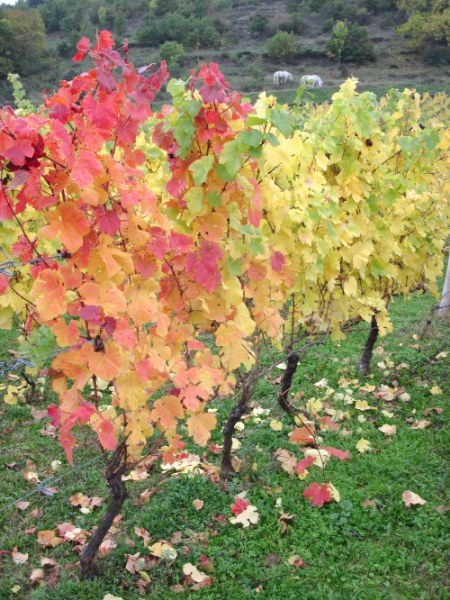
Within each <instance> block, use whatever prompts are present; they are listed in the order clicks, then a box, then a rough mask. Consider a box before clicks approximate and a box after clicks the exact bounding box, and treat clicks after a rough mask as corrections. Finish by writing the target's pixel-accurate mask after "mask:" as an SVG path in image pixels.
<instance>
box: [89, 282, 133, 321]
mask: <svg viewBox="0 0 450 600" xmlns="http://www.w3.org/2000/svg"><path fill="white" fill-rule="evenodd" d="M78 291H79V292H80V294H81V296H82V298H83V300H84V303H85V304H86V305H92V306H100V307H101V308H102V309H103V312H104V313H105V315H106V316H107V317H114V318H117V317H119V316H120V315H121V314H122V313H124V312H125V311H126V310H127V303H126V300H125V296H124V295H123V293H122V292H121V291H120V290H119V289H118V288H117V287H116V286H115V285H114V284H113V283H111V282H110V281H104V282H103V283H102V284H98V283H84V284H83V285H82V286H80V288H79V290H78Z"/></svg>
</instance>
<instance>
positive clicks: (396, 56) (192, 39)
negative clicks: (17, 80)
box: [0, 0, 450, 103]
mask: <svg viewBox="0 0 450 600" xmlns="http://www.w3.org/2000/svg"><path fill="white" fill-rule="evenodd" d="M400 1H401V0H398V1H397V3H395V2H394V0H347V1H343V0H323V2H321V3H319V2H317V0H303V1H302V0H297V1H295V0H294V1H292V0H287V1H286V0H271V1H268V0H241V1H238V0H211V1H206V0H190V1H189V2H186V1H183V0H165V1H164V2H162V1H161V0H152V1H150V2H144V1H141V0H136V1H134V2H130V1H129V0H115V1H112V2H109V3H106V2H102V1H101V0H74V2H72V3H69V2H68V0H21V1H20V2H19V4H18V5H17V6H18V8H15V9H14V10H16V11H17V10H19V11H25V10H27V11H28V12H30V13H36V12H37V11H39V13H40V15H42V17H43V21H44V22H45V29H46V41H45V44H46V50H45V51H44V52H43V53H42V55H41V57H40V59H39V60H37V61H35V62H34V64H33V65H32V66H31V68H27V69H25V73H20V70H19V73H20V74H21V76H22V80H23V82H24V85H25V88H26V89H27V92H28V94H29V95H30V97H31V98H32V99H33V100H34V101H35V102H39V101H40V100H41V90H42V89H43V88H44V89H47V90H48V91H49V92H51V91H52V90H53V89H54V88H55V87H56V86H57V84H58V83H59V81H60V79H71V78H72V77H73V76H74V75H75V74H76V73H77V72H79V70H80V69H81V68H83V67H81V66H80V65H74V64H73V63H72V61H71V56H72V55H73V53H74V50H75V44H76V40H77V39H79V38H80V37H81V36H82V35H87V36H88V37H91V38H93V37H94V35H95V29H96V28H97V29H101V28H109V29H110V30H112V31H113V32H114V34H115V38H116V39H117V41H120V40H121V39H122V38H123V37H127V38H128V40H129V44H130V59H131V61H133V62H134V63H135V64H148V63H150V62H157V61H159V60H160V58H161V56H160V44H159V43H158V38H160V39H161V40H162V39H164V36H166V38H165V39H169V40H170V39H172V38H173V39H174V40H175V41H177V42H178V41H183V42H184V43H183V47H182V48H181V54H180V56H179V57H178V58H176V57H175V60H172V64H169V67H170V71H171V73H172V74H173V75H174V76H177V77H187V76H189V73H190V71H191V70H192V68H194V67H195V66H196V65H198V64H199V63H201V62H207V61H215V62H217V63H218V64H219V65H220V68H221V69H222V70H223V72H224V73H225V75H226V76H227V78H228V79H229V81H230V83H231V85H232V87H233V88H235V89H238V90H240V91H242V92H245V93H247V94H249V95H252V94H253V93H255V94H256V93H258V92H259V91H261V90H273V89H274V86H273V83H272V74H273V72H274V71H276V70H289V72H291V73H292V74H293V76H294V84H289V86H288V87H290V88H292V89H294V88H296V87H297V85H298V83H299V81H300V77H301V76H302V75H303V74H311V73H316V74H318V75H320V77H321V78H322V79H323V81H324V87H325V88H326V89H328V90H329V91H333V90H334V89H336V87H337V86H338V85H339V84H340V83H341V82H342V81H343V80H344V79H345V78H346V77H347V76H349V75H354V76H355V77H357V78H358V79H359V80H360V82H361V85H362V86H374V88H375V89H376V90H377V89H378V88H379V89H380V90H384V89H386V88H388V87H393V86H394V87H418V89H421V88H420V86H424V87H425V88H429V89H431V90H437V89H447V87H448V86H449V85H450V68H449V67H448V65H444V66H443V65H442V64H434V65H433V64H425V62H424V61H426V62H428V63H429V62H430V55H428V56H426V55H424V52H423V47H420V48H417V49H414V48H412V46H411V43H410V40H408V39H406V38H405V37H404V36H403V35H400V34H399V33H398V32H397V29H398V26H399V25H401V24H402V23H404V22H405V19H406V18H407V15H406V13H405V12H404V11H400V10H397V9H396V6H397V5H398V4H399V2H400ZM62 7H63V8H64V10H65V12H64V11H63V12H60V13H57V12H55V11H56V10H57V9H58V10H60V11H62ZM383 7H385V8H383ZM0 10H2V11H3V13H4V14H6V13H8V14H10V13H11V9H7V10H6V12H5V6H1V5H0ZM52 11H53V12H52ZM340 18H342V19H345V20H346V22H347V23H349V24H350V26H351V27H355V28H356V29H358V28H359V29H361V28H362V29H364V28H367V44H368V45H369V46H370V47H371V48H372V50H373V53H374V60H373V61H371V62H367V63H366V64H357V61H352V60H349V61H345V62H343V64H341V65H340V64H339V62H338V60H337V58H336V57H334V58H330V57H329V56H327V51H326V47H327V43H328V42H329V40H330V37H331V35H332V29H333V25H334V24H335V22H336V20H337V19H340ZM183 19H184V20H183ZM177 27H179V28H180V29H179V33H178V29H177ZM196 27H197V29H196ZM164 28H166V29H164ZM279 30H283V31H285V32H289V35H290V36H291V39H292V40H295V43H297V44H298V45H299V48H298V52H297V53H296V54H295V53H294V54H291V55H289V54H287V55H286V56H278V57H277V56H275V57H274V56H273V55H272V56H271V55H270V52H268V42H269V40H270V38H271V37H272V36H273V35H274V34H275V33H276V32H277V31H279ZM165 31H166V33H165ZM0 33H1V32H0ZM433 48H434V46H433ZM438 49H439V50H442V47H441V46H439V48H438ZM445 50H446V51H447V50H448V47H446V48H445ZM169 51H170V48H169ZM420 51H422V52H420ZM281 54H282V53H281ZM442 56H443V54H442V52H441V53H440V54H438V56H437V59H435V57H434V55H433V53H431V62H433V61H434V62H441V61H442ZM447 58H448V52H447V53H446V54H445V60H447ZM1 61H2V51H1V44H0V69H1V64H2V63H1ZM15 70H18V69H15ZM0 75H1V73H0ZM0 84H1V88H0V92H1V93H2V103H4V102H7V101H11V91H10V89H9V86H8V85H7V84H6V82H5V81H4V80H3V81H0Z"/></svg>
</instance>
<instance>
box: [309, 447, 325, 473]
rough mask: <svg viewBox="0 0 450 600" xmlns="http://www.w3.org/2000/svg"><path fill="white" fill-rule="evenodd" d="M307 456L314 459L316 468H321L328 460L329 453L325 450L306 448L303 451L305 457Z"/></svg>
mask: <svg viewBox="0 0 450 600" xmlns="http://www.w3.org/2000/svg"><path fill="white" fill-rule="evenodd" d="M308 456H313V457H314V464H315V465H316V467H320V468H323V467H324V466H325V465H326V464H327V462H328V460H329V458H330V453H329V452H328V451H327V450H325V448H308V449H307V450H305V457H308Z"/></svg>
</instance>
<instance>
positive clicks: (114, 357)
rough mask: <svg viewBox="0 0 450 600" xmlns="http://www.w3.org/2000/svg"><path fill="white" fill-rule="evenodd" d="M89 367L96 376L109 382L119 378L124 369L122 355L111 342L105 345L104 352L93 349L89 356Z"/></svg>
mask: <svg viewBox="0 0 450 600" xmlns="http://www.w3.org/2000/svg"><path fill="white" fill-rule="evenodd" d="M88 365H89V369H90V370H91V371H92V373H94V375H97V377H101V379H105V381H109V380H110V379H114V378H115V377H117V375H118V374H119V372H120V370H121V369H122V367H123V358H122V354H121V352H120V350H119V348H118V347H117V345H116V344H115V343H114V342H110V343H109V344H105V351H104V352H95V350H94V349H93V348H92V351H91V352H90V353H89V354H88Z"/></svg>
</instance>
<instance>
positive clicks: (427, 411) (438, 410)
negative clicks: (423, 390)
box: [423, 406, 444, 417]
mask: <svg viewBox="0 0 450 600" xmlns="http://www.w3.org/2000/svg"><path fill="white" fill-rule="evenodd" d="M432 412H435V413H437V414H438V415H440V414H442V413H443V412H444V409H443V408H441V407H440V406H431V407H430V408H426V409H425V410H424V411H423V414H424V416H425V417H428V415H429V414H430V413H432Z"/></svg>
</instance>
